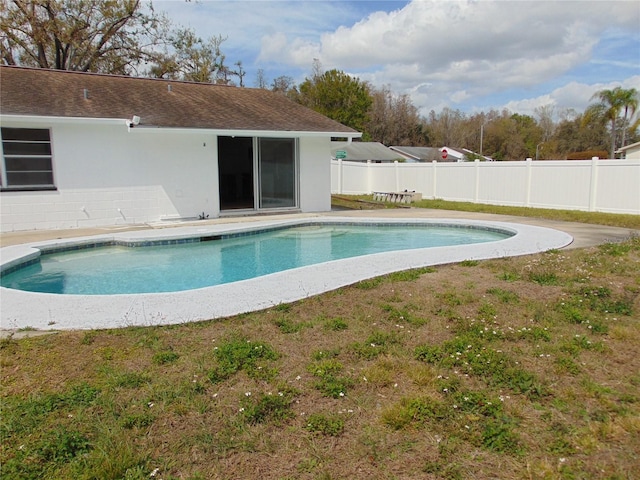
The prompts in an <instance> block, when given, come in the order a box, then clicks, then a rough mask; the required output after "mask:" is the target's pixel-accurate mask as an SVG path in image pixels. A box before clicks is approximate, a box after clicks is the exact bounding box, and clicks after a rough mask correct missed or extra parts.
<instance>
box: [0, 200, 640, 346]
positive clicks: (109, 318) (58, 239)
mask: <svg viewBox="0 0 640 480" xmlns="http://www.w3.org/2000/svg"><path fill="white" fill-rule="evenodd" d="M374 218H375V219H386V220H387V221H390V222H392V223H393V222H401V221H409V220H420V221H425V222H428V223H431V222H436V223H437V222H441V221H445V220H446V221H448V222H451V223H454V224H462V223H471V224H477V225H483V226H489V227H493V226H497V227H499V228H506V229H515V230H518V232H519V234H518V235H516V236H514V237H512V238H511V239H506V240H502V241H499V242H490V243H488V244H475V245H467V246H457V247H437V248H432V249H421V250H419V251H411V253H406V252H404V253H403V252H393V253H387V254H376V255H371V256H367V257H357V258H354V259H347V260H340V261H337V262H328V263H327V264H320V265H314V266H309V267H303V268H299V269H295V270H290V271H287V272H280V273H276V274H271V275H268V276H265V277H259V278H257V279H251V280H245V281H241V282H235V283H232V284H225V285H218V286H214V287H207V288H204V289H198V290H190V291H185V292H172V293H163V294H139V295H111V296H102V295H100V296H74V295H53V294H39V293H30V292H21V291H17V290H10V289H4V288H3V289H1V290H0V293H1V295H2V305H3V306H2V312H0V313H1V317H0V318H1V321H0V330H1V332H0V335H2V336H7V335H10V334H12V333H14V332H16V331H18V330H22V331H21V332H18V333H20V334H24V335H32V334H40V333H41V332H42V331H55V330H70V329H93V328H116V327H126V326H133V325H137V326H146V325H166V324H176V323H186V322H191V321H199V320H205V319H211V318H220V317H225V316H230V315H234V314H238V313H243V312H248V311H255V310H261V309H264V308H268V307H271V306H274V305H277V304H278V303H288V302H292V301H295V300H299V299H302V298H305V297H308V296H312V295H316V294H319V293H322V292H324V291H329V290H333V289H336V288H339V287H342V286H345V285H348V284H352V283H355V282H357V281H360V280H363V279H366V278H371V277H374V276H379V275H384V274H386V273H390V272H391V271H397V270H403V269H407V268H414V267H418V266H424V265H436V264H444V263H452V262H458V261H462V260H467V259H484V258H492V257H500V256H508V255H524V254H530V253H535V252H538V251H544V250H549V249H551V248H582V247H588V246H594V245H598V244H602V243H606V242H618V241H622V240H624V239H627V238H629V237H630V236H631V235H634V234H635V235H638V234H640V232H638V231H634V230H630V229H625V228H615V227H606V226H599V225H587V224H581V223H571V222H558V221H549V220H541V219H534V218H525V217H514V216H503V215H493V214H473V213H468V212H453V211H443V210H427V209H414V208H410V209H393V210H358V211H354V210H345V211H335V212H330V213H323V214H281V215H265V216H247V217H226V218H218V219H213V220H203V221H195V222H185V223H180V224H171V225H169V224H164V223H163V224H156V225H140V226H127V227H113V228H109V227H105V228H92V229H73V230H58V231H37V232H36V231H34V232H15V233H5V234H2V235H0V245H1V246H2V247H3V248H2V251H1V253H2V259H1V260H2V263H3V264H4V263H6V262H7V261H8V260H10V259H11V257H12V256H14V255H18V256H19V255H21V254H23V253H24V251H25V249H29V248H31V247H32V246H36V247H37V246H38V245H39V244H41V243H47V244H50V243H55V244H57V243H65V242H66V240H65V239H70V238H78V237H85V238H86V237H92V238H93V237H95V236H97V237H98V238H113V237H118V238H125V239H138V240H139V239H146V238H158V237H161V238H168V237H172V238H173V237H176V236H183V235H184V236H186V235H191V236H194V235H195V236H197V235H206V234H211V233H219V232H223V231H227V230H234V231H238V230H240V231H241V230H246V229H249V228H254V227H264V226H269V225H273V224H282V225H287V224H295V223H297V222H304V221H311V220H313V221H320V222H322V221H336V220H345V221H353V222H363V221H364V222H366V221H367V220H371V219H374ZM546 229H552V230H546ZM5 247H6V248H5ZM31 250H33V248H31ZM16 252H17V253H16ZM20 252H23V253H20ZM369 257H370V258H369ZM338 267H339V268H338ZM25 329H27V330H25ZM33 329H35V330H33Z"/></svg>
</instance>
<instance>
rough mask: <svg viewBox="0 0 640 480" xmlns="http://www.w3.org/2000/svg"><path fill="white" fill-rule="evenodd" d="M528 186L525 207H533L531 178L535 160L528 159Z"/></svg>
mask: <svg viewBox="0 0 640 480" xmlns="http://www.w3.org/2000/svg"><path fill="white" fill-rule="evenodd" d="M526 162H527V180H526V181H527V186H526V189H525V198H524V206H525V207H529V206H531V176H532V174H533V159H532V158H527V160H526Z"/></svg>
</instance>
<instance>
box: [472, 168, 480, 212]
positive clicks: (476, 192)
mask: <svg viewBox="0 0 640 480" xmlns="http://www.w3.org/2000/svg"><path fill="white" fill-rule="evenodd" d="M473 163H474V167H475V173H476V187H475V193H474V195H473V203H478V200H479V198H480V159H479V158H476V159H475V160H474V161H473Z"/></svg>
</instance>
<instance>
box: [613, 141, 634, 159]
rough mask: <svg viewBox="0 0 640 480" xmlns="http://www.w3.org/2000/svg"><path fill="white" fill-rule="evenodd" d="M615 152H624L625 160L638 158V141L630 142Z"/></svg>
mask: <svg viewBox="0 0 640 480" xmlns="http://www.w3.org/2000/svg"><path fill="white" fill-rule="evenodd" d="M616 153H624V158H626V159H627V160H636V159H639V158H640V142H636V143H632V144H631V145H627V146H626V147H622V148H620V149H619V150H618V151H617V152H616Z"/></svg>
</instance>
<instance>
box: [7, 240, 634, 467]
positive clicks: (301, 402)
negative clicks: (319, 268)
mask: <svg viewBox="0 0 640 480" xmlns="http://www.w3.org/2000/svg"><path fill="white" fill-rule="evenodd" d="M638 351H640V239H639V238H634V239H630V240H629V241H628V242H625V243H622V244H616V245H603V246H601V247H594V248H589V249H575V250H567V251H554V252H550V253H544V254H538V255H531V256H525V257H519V258H506V259H494V260H487V261H477V262H476V261H474V262H473V263H470V262H464V263H463V264H458V265H446V266H441V267H436V268H429V269H421V270H412V271H409V272H400V273H398V274H392V275H387V276H384V277H379V278H376V279H371V280H367V281H366V282H360V283H359V284H357V285H353V286H351V287H346V288H342V289H339V290H337V291H333V292H328V293H326V294H323V295H319V296H316V297H312V298H308V299H305V300H303V301H300V302H296V303H292V304H286V305H278V306H276V307H274V308H271V309H269V310H266V311H262V312H257V313H251V314H246V315H239V316H236V317H232V318H227V319H222V320H219V321H210V322H201V323H195V324H185V325H179V326H171V327H148V328H128V329H120V330H96V331H91V332H61V333H58V334H57V335H51V336H41V337H31V338H24V339H15V338H7V339H4V340H3V341H2V342H0V367H1V369H0V375H1V378H0V380H1V400H2V416H1V417H0V465H2V471H1V472H2V477H3V478H7V479H9V478H11V479H13V478H74V479H91V478H101V479H121V478H125V479H148V478H164V479H205V478H206V479H217V478H219V479H226V478H265V479H293V478H296V479H338V478H361V479H392V478H427V479H429V478H445V479H465V478H500V479H523V478H527V479H556V478H557V479H571V478H607V479H614V478H615V479H617V478H634V477H635V476H636V475H637V459H638V456H640V421H639V420H638V419H639V418H640V393H639V392H640V374H638V372H640V357H639V356H638Z"/></svg>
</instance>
